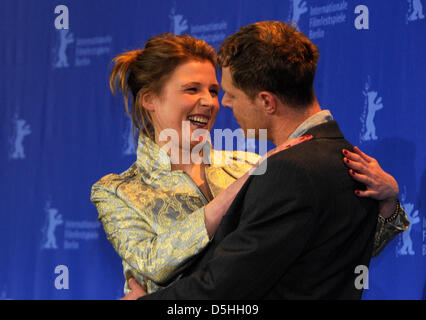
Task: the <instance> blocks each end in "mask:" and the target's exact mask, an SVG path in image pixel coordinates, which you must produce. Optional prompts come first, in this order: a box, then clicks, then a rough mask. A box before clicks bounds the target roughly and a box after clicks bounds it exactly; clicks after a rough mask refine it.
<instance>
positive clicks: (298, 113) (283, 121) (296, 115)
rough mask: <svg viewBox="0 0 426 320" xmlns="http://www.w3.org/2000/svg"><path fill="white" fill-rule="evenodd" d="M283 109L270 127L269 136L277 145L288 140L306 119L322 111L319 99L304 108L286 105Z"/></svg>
mask: <svg viewBox="0 0 426 320" xmlns="http://www.w3.org/2000/svg"><path fill="white" fill-rule="evenodd" d="M282 110H283V111H282V112H281V113H280V114H278V115H277V117H276V118H274V119H273V121H272V123H271V127H270V128H269V129H268V136H269V139H268V140H270V141H272V142H273V143H274V144H275V145H276V146H279V145H281V144H283V143H284V142H286V141H287V140H288V137H289V136H290V135H291V134H292V133H293V132H294V130H296V129H297V127H298V126H300V125H301V124H302V123H303V122H304V121H305V120H306V119H308V118H310V117H312V116H313V115H314V114H316V113H318V112H320V111H321V107H320V105H319V104H318V101H317V100H316V99H315V100H314V102H313V103H312V104H311V105H309V106H308V107H306V108H304V109H303V110H298V109H295V108H290V107H287V106H284V108H283V109H282Z"/></svg>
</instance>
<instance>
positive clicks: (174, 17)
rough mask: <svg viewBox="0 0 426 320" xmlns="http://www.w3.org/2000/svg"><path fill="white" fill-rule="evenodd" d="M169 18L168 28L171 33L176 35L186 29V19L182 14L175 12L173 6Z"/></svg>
mask: <svg viewBox="0 0 426 320" xmlns="http://www.w3.org/2000/svg"><path fill="white" fill-rule="evenodd" d="M169 18H170V20H171V26H170V29H171V32H172V33H173V34H175V35H177V36H178V35H180V34H182V33H183V32H184V31H186V30H188V21H187V20H186V19H184V18H183V15H181V14H176V9H175V8H172V10H171V12H170V14H169Z"/></svg>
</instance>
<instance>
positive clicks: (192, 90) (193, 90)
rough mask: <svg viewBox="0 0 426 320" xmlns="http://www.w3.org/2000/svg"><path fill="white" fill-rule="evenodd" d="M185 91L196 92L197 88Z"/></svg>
mask: <svg viewBox="0 0 426 320" xmlns="http://www.w3.org/2000/svg"><path fill="white" fill-rule="evenodd" d="M186 91H188V92H197V88H187V89H186Z"/></svg>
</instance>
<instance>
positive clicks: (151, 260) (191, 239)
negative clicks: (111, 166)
mask: <svg viewBox="0 0 426 320" xmlns="http://www.w3.org/2000/svg"><path fill="white" fill-rule="evenodd" d="M91 201H92V202H93V203H94V204H95V206H96V208H97V210H98V213H99V217H98V219H99V220H100V221H101V222H102V224H103V227H104V230H105V233H106V236H107V239H108V240H109V241H110V242H111V244H112V245H113V247H114V249H115V251H116V252H117V253H118V255H119V256H120V257H121V258H122V259H123V260H124V261H126V263H127V264H128V265H129V266H130V267H132V268H133V269H134V270H136V272H137V273H139V274H140V275H142V276H143V277H145V278H146V279H149V280H152V281H154V282H155V283H157V284H161V283H163V282H165V281H167V280H168V279H169V278H170V276H172V275H173V274H174V272H175V271H176V269H178V268H179V267H180V266H182V265H184V264H185V262H187V261H188V260H189V258H191V257H192V256H194V255H195V254H197V253H199V252H200V251H201V250H202V249H203V248H204V247H205V246H206V245H207V244H208V243H209V237H208V234H207V231H206V227H205V224H204V207H202V208H199V209H198V210H196V211H194V212H192V213H191V214H188V215H187V217H185V219H181V220H180V221H176V223H174V224H173V225H172V226H170V228H168V229H167V230H161V228H159V229H160V232H158V233H156V232H154V231H153V230H154V228H153V222H152V221H153V219H152V216H153V215H152V213H151V212H149V211H143V210H148V209H145V208H143V209H142V211H139V210H138V211H137V210H136V209H134V207H133V206H130V205H129V204H128V203H127V202H126V201H124V200H122V199H121V198H120V197H118V196H117V195H116V193H115V185H109V184H108V183H102V182H100V183H97V184H95V185H94V186H93V187H92V193H91Z"/></svg>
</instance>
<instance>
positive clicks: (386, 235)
mask: <svg viewBox="0 0 426 320" xmlns="http://www.w3.org/2000/svg"><path fill="white" fill-rule="evenodd" d="M377 219H378V220H377V227H376V233H375V235H374V248H373V252H372V254H371V256H372V257H377V256H378V255H379V254H380V252H382V250H383V249H384V247H386V245H387V244H388V243H389V242H391V240H392V239H393V238H395V237H396V236H397V235H398V234H399V233H401V232H403V231H405V230H407V229H408V227H409V226H410V221H409V220H408V217H407V214H406V213H405V211H404V208H402V206H401V205H399V204H398V215H397V217H396V219H395V220H394V221H392V222H386V221H385V219H384V218H383V217H382V216H381V215H380V214H379V217H378V218H377Z"/></svg>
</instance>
